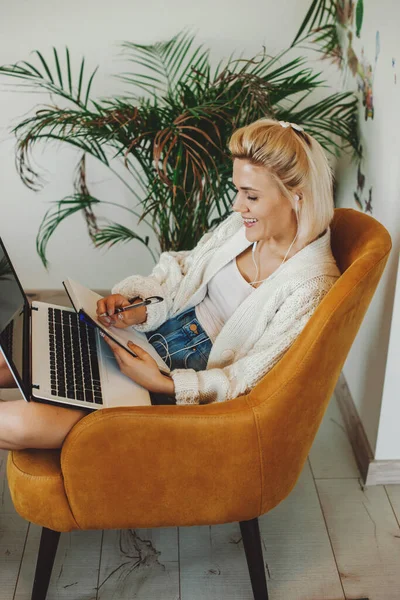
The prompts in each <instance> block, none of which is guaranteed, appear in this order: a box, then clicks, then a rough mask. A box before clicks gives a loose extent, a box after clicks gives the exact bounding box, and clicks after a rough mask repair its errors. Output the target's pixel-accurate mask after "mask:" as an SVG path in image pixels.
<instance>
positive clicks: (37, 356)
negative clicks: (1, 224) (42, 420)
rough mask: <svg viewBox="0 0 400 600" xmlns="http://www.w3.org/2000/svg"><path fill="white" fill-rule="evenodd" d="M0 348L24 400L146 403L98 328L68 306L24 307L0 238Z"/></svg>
mask: <svg viewBox="0 0 400 600" xmlns="http://www.w3.org/2000/svg"><path fill="white" fill-rule="evenodd" d="M138 335H139V336H141V337H142V338H143V344H141V345H143V346H145V347H146V344H147V346H150V348H149V350H151V351H152V352H155V350H154V348H153V347H152V346H151V345H150V344H149V342H148V341H147V338H146V336H145V335H144V334H143V333H141V332H137V331H135V336H138ZM0 349H1V351H2V353H3V355H4V357H5V360H6V362H7V364H8V366H9V368H10V370H11V371H12V373H13V375H14V378H15V381H16V383H17V385H18V387H19V389H20V391H21V393H22V395H23V397H24V398H25V400H26V401H28V402H29V401H30V400H35V401H38V402H45V403H48V404H56V405H58V406H64V407H65V406H67V407H69V408H83V409H89V410H96V409H99V408H106V407H111V406H135V405H146V404H151V400H150V393H149V391H148V390H147V389H145V388H143V387H142V386H140V385H138V384H136V383H135V382H134V381H132V380H131V379H129V378H128V377H126V376H125V375H123V374H122V373H121V371H120V370H119V367H118V365H117V362H116V360H115V358H114V355H113V353H112V351H111V350H110V348H109V346H108V345H107V344H106V343H105V342H104V340H103V339H102V337H101V336H100V335H99V329H97V328H96V327H93V326H91V325H89V324H88V323H85V322H83V321H82V320H81V319H80V317H79V315H78V314H77V313H76V312H75V310H74V309H72V308H66V307H62V306H57V305H54V304H47V303H44V302H33V303H32V305H31V306H30V304H29V302H28V298H27V296H26V294H25V292H24V290H23V288H22V286H21V284H20V282H19V280H18V277H17V275H16V273H15V270H14V268H13V266H12V263H11V261H10V258H9V256H8V254H7V252H6V249H5V247H4V244H3V242H2V241H1V239H0ZM157 357H158V355H157ZM158 358H159V359H160V357H158ZM160 360H162V359H160ZM165 366H166V365H165ZM167 368H168V367H167Z"/></svg>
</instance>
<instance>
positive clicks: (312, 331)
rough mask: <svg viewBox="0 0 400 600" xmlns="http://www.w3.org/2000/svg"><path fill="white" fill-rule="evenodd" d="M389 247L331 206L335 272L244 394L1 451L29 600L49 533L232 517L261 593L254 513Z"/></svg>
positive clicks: (97, 423) (294, 474) (322, 393)
mask: <svg viewBox="0 0 400 600" xmlns="http://www.w3.org/2000/svg"><path fill="white" fill-rule="evenodd" d="M390 248H391V240H390V236H389V234H388V232H387V231H386V229H385V228H384V227H383V226H382V225H381V224H380V223H379V222H377V221H376V220H375V219H373V218H372V217H369V216H367V215H365V214H363V213H361V212H358V211H355V210H352V209H336V210H335V217H334V221H333V223H332V250H333V253H334V255H335V258H336V260H337V262H338V266H339V268H340V270H341V272H342V275H341V277H340V278H339V279H338V281H337V282H336V283H335V285H334V287H333V288H332V289H331V290H330V292H329V293H328V294H327V295H326V297H325V298H324V299H323V301H322V303H321V304H320V305H319V306H318V308H317V310H316V312H315V313H314V315H313V316H312V318H311V319H310V321H309V322H308V323H307V325H306V327H305V329H304V330H303V332H302V333H301V335H300V336H299V337H298V338H297V339H296V341H295V343H294V344H293V345H292V346H291V348H290V349H289V350H288V352H287V353H286V354H285V355H284V357H283V358H282V359H281V360H280V361H279V363H278V364H277V365H275V367H274V368H273V369H272V370H271V371H270V372H269V373H267V375H265V377H264V378H263V379H262V380H261V381H260V382H259V383H258V384H257V385H256V386H255V387H254V389H252V390H251V391H250V392H249V393H248V394H246V395H243V396H240V397H238V398H235V399H232V400H229V401H227V402H223V403H216V404H209V405H200V406H198V405H191V406H169V405H164V406H160V405H158V406H143V407H141V406H139V407H128V408H126V407H118V408H110V409H103V410H99V411H96V412H93V413H91V414H90V415H88V416H86V417H85V418H84V419H82V420H81V421H80V422H79V423H78V424H77V425H76V426H75V427H74V428H73V429H72V430H71V432H70V433H69V435H68V436H67V438H66V440H65V443H64V445H63V448H62V449H61V450H60V451H58V450H20V451H13V452H10V453H9V456H8V463H7V475H8V482H9V487H10V492H11V496H12V500H13V502H14V505H15V509H16V510H17V512H18V513H19V514H20V515H21V516H22V517H23V518H24V519H27V520H28V521H31V522H32V523H35V524H37V525H41V526H42V527H43V529H42V536H41V543H40V549H39V555H38V561H37V567H36V574H35V580H34V585H33V594H32V600H45V597H46V594H47V589H48V584H49V581H50V576H51V570H52V566H53V562H54V557H55V554H56V550H57V544H58V540H59V536H60V532H64V531H71V530H74V529H83V530H85V529H125V528H147V527H149V528H152V527H170V526H180V527H184V526H193V525H213V524H222V523H229V522H235V521H239V522H240V528H241V533H242V536H243V544H244V549H245V554H246V558H247V563H248V567H249V573H250V579H251V583H252V588H253V593H254V598H255V600H266V599H267V598H268V592H267V585H266V577H265V570H264V561H263V554H262V548H261V542H260V533H259V526H258V517H259V516H261V515H264V514H265V513H267V512H268V511H270V510H271V509H272V508H274V507H275V506H277V504H279V503H280V502H282V500H284V499H285V498H286V497H287V496H288V494H289V493H290V491H291V490H292V489H293V487H294V485H295V484H296V481H297V479H298V477H299V475H300V473H301V471H302V468H303V465H304V463H305V461H306V458H307V456H308V453H309V450H310V447H311V444H312V442H313V440H314V437H315V435H316V433H317V430H318V428H319V425H320V423H321V420H322V418H323V415H324V413H325V410H326V408H327V406H328V403H329V399H330V398H331V396H332V393H333V391H334V388H335V384H336V382H337V379H338V377H339V374H340V371H341V368H342V365H343V363H344V361H345V359H346V356H347V354H348V352H349V349H350V347H351V345H352V343H353V340H354V338H355V335H356V333H357V331H358V329H359V327H360V324H361V322H362V320H363V317H364V315H365V312H366V310H367V308H368V305H369V303H370V301H371V298H372V296H373V294H374V291H375V289H376V286H377V284H378V282H379V279H380V277H381V275H382V272H383V269H384V267H385V264H386V261H387V258H388V255H389V252H390ZM78 593H79V592H78Z"/></svg>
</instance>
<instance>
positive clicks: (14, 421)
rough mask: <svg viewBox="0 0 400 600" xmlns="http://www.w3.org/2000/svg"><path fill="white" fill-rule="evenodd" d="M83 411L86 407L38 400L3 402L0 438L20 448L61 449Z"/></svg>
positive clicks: (81, 416)
mask: <svg viewBox="0 0 400 600" xmlns="http://www.w3.org/2000/svg"><path fill="white" fill-rule="evenodd" d="M5 407H6V408H5ZM87 414H88V411H86V410H75V409H70V408H61V407H58V406H55V405H54V406H51V405H49V404H42V403H39V402H25V400H16V401H13V402H6V403H4V404H2V406H1V417H2V419H1V420H2V423H1V425H0V439H4V440H6V441H7V442H10V443H11V444H16V445H17V446H19V447H20V448H42V449H51V448H61V446H62V445H63V442H64V440H65V438H66V437H67V435H68V433H69V432H70V431H71V429H72V428H73V427H74V426H75V425H76V424H77V423H78V422H79V421H80V420H81V419H82V418H83V417H85V416H86V415H87Z"/></svg>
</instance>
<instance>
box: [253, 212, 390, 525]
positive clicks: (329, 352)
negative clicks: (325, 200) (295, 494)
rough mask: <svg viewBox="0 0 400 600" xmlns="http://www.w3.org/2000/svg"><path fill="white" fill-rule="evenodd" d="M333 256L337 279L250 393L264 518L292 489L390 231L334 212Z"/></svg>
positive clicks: (387, 246) (376, 277) (386, 252)
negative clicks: (309, 317)
mask: <svg viewBox="0 0 400 600" xmlns="http://www.w3.org/2000/svg"><path fill="white" fill-rule="evenodd" d="M331 231H332V238H331V244H332V251H333V254H334V256H335V259H336V261H337V264H338V266H339V269H340V270H341V273H342V275H341V277H339V279H338V280H337V282H336V283H335V285H334V286H333V287H332V289H331V290H330V291H329V293H328V294H327V295H326V296H325V298H324V299H323V300H322V302H321V304H320V305H319V306H318V308H317V309H316V311H315V313H314V314H313V316H312V317H311V319H310V320H309V322H308V323H307V325H306V327H305V328H304V330H303V331H302V333H301V334H300V335H299V337H298V338H297V339H296V341H295V342H294V344H293V345H292V346H291V348H290V349H289V350H288V352H287V353H286V354H285V355H284V356H283V358H282V359H281V360H280V361H279V363H277V365H276V366H275V367H274V368H273V369H272V370H271V371H270V372H269V373H267V375H266V376H265V377H264V378H263V379H262V380H261V381H260V382H259V383H258V384H257V385H256V386H255V387H254V389H253V390H252V391H251V392H250V393H249V395H248V397H247V401H248V402H249V403H250V405H251V406H252V407H253V411H254V415H255V418H256V425H257V429H258V436H259V444H260V454H261V460H262V471H263V473H262V482H263V483H262V486H263V494H262V510H261V513H260V514H263V513H265V512H267V511H268V510H270V509H271V508H273V506H275V505H276V504H278V503H279V502H280V501H281V500H283V499H284V498H285V497H286V496H287V495H288V494H289V492H290V491H291V489H292V488H293V486H294V485H295V483H296V481H297V479H298V477H299V475H300V473H301V470H302V467H303V465H304V462H305V460H306V458H307V456H308V453H309V451H310V448H311V444H312V442H313V440H314V437H315V435H316V433H317V430H318V427H319V425H320V423H321V420H322V418H323V415H324V413H325V410H326V408H327V406H328V403H329V400H330V398H331V395H332V393H333V391H334V388H335V385H336V382H337V380H338V378H339V375H340V371H341V369H342V366H343V363H344V361H345V360H346V357H347V355H348V352H349V350H350V348H351V345H352V343H353V341H354V338H355V336H356V334H357V331H358V330H359V328H360V325H361V323H362V320H363V318H364V315H365V313H366V311H367V308H368V306H369V304H370V301H371V299H372V296H373V294H374V292H375V289H376V287H377V285H378V282H379V279H380V277H381V275H382V272H383V270H384V267H385V265H386V262H387V259H388V255H389V252H390V249H391V239H390V235H389V233H388V231H387V230H386V229H385V228H384V227H383V225H381V224H380V223H379V222H378V221H376V220H375V219H374V218H372V217H369V216H368V215H365V214H363V213H361V212H359V211H356V210H353V209H344V208H342V209H336V210H335V216H334V220H333V222H332V225H331Z"/></svg>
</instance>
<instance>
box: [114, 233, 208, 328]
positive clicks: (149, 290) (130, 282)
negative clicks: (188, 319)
mask: <svg viewBox="0 0 400 600" xmlns="http://www.w3.org/2000/svg"><path fill="white" fill-rule="evenodd" d="M212 235H213V232H207V233H205V234H204V235H203V237H202V238H201V239H200V241H199V242H198V244H197V245H196V247H195V248H194V249H193V250H182V251H181V252H172V251H171V252H162V254H161V255H160V259H159V261H158V263H157V264H156V265H155V267H154V268H153V270H152V272H151V274H150V275H149V276H147V277H146V276H143V275H131V276H130V277H127V278H126V279H123V280H122V281H120V282H119V283H117V284H116V285H115V286H114V287H113V288H112V290H111V291H112V293H113V294H122V296H125V297H126V298H133V297H136V296H138V297H140V298H142V299H144V298H146V297H147V296H162V297H163V298H164V301H163V302H158V303H157V304H150V305H148V306H147V307H146V310H147V319H146V321H145V322H144V323H142V324H141V325H135V326H134V327H135V329H137V330H138V331H143V332H145V331H152V330H153V329H157V327H159V326H160V325H162V324H163V323H165V321H166V320H167V319H168V318H169V315H170V311H171V308H172V304H173V301H174V298H175V295H176V292H177V290H178V287H179V285H180V283H181V281H182V279H183V277H184V276H185V275H186V273H187V271H188V269H189V267H190V265H191V264H192V262H193V258H194V257H195V255H196V254H197V253H198V252H199V250H200V251H201V249H202V248H203V246H204V245H205V243H206V242H207V241H208V239H209V238H210V237H212Z"/></svg>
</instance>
